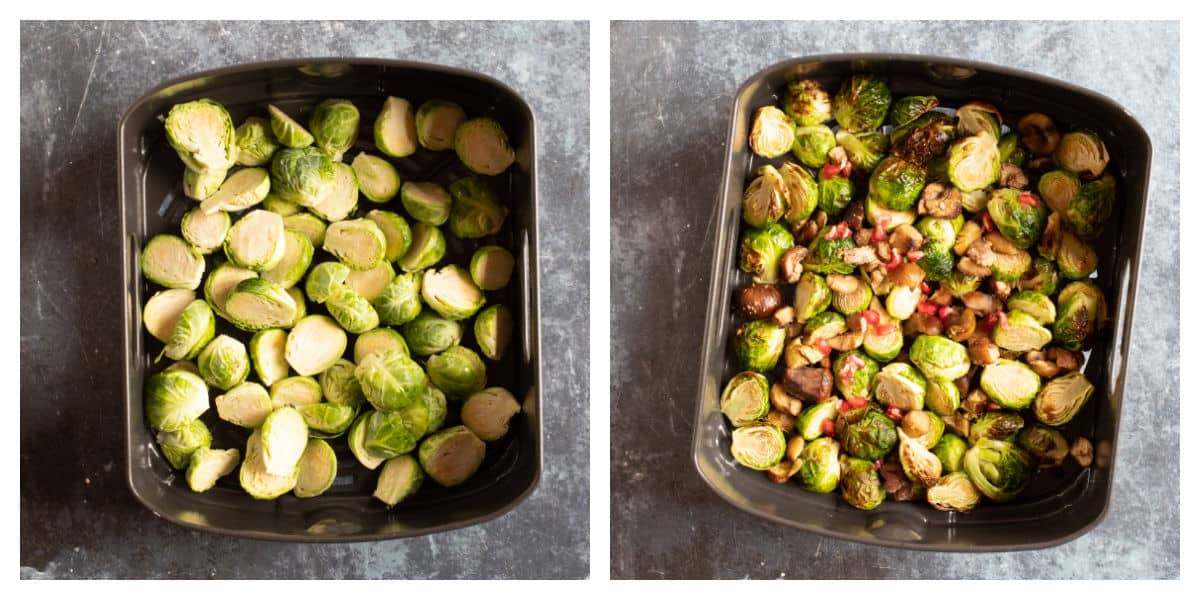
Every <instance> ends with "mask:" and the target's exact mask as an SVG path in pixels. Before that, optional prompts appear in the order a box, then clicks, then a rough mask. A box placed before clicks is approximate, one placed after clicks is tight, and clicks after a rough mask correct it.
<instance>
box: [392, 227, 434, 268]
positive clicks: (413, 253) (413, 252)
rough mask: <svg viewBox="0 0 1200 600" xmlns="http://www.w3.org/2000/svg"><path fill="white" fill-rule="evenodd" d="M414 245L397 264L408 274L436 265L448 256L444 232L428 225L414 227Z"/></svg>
mask: <svg viewBox="0 0 1200 600" xmlns="http://www.w3.org/2000/svg"><path fill="white" fill-rule="evenodd" d="M412 233H413V238H412V245H410V246H409V247H408V252H405V253H404V256H401V257H400V260H399V261H397V262H396V264H397V265H398V266H399V267H400V268H401V269H403V270H405V271H406V272H409V273H411V272H413V271H420V270H421V269H424V268H426V267H432V266H433V265H436V264H437V263H438V261H440V260H442V257H443V256H445V254H446V238H445V236H444V235H443V234H442V230H441V229H438V228H437V227H434V226H432V225H428V224H426V223H417V224H415V225H413V227H412Z"/></svg>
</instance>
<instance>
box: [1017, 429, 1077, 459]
mask: <svg viewBox="0 0 1200 600" xmlns="http://www.w3.org/2000/svg"><path fill="white" fill-rule="evenodd" d="M1017 445H1018V446H1020V447H1021V448H1022V449H1023V450H1025V452H1027V453H1029V456H1030V457H1032V458H1033V459H1034V460H1035V461H1036V462H1037V464H1038V467H1040V468H1051V467H1057V466H1059V465H1062V462H1063V460H1064V459H1065V458H1067V452H1069V451H1070V446H1069V445H1068V444H1067V438H1065V437H1063V434H1061V433H1059V432H1058V430H1057V429H1051V428H1049V427H1046V426H1044V425H1037V424H1033V425H1029V426H1027V427H1025V428H1024V429H1022V430H1021V433H1019V434H1017Z"/></svg>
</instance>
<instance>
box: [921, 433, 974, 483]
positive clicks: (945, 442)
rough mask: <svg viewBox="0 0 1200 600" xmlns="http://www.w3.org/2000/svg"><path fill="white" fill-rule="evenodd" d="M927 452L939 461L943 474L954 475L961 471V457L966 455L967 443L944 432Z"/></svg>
mask: <svg viewBox="0 0 1200 600" xmlns="http://www.w3.org/2000/svg"><path fill="white" fill-rule="evenodd" d="M929 451H930V452H932V453H933V455H934V456H936V457H938V460H939V461H941V463H942V472H943V473H954V472H957V471H962V460H963V455H964V454H966V453H967V442H966V441H965V440H963V439H962V438H960V437H958V436H957V435H954V434H953V433H949V432H945V433H943V434H942V437H941V439H939V440H938V441H937V443H936V444H934V445H933V447H932V448H930V449H929Z"/></svg>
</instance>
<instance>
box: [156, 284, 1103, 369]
mask: <svg viewBox="0 0 1200 600" xmlns="http://www.w3.org/2000/svg"><path fill="white" fill-rule="evenodd" d="M1107 311H1108V308H1107V305H1106V304H1105V301H1104V293H1103V292H1101V291H1100V288H1097V287H1096V286H1095V285H1094V284H1092V283H1090V282H1086V281H1076V282H1073V283H1070V284H1068V285H1067V286H1066V287H1064V288H1063V290H1062V291H1061V292H1059V294H1058V305H1057V311H1056V312H1057V318H1056V319H1055V321H1054V329H1053V332H1054V341H1055V342H1058V343H1059V344H1061V345H1062V346H1063V347H1064V348H1066V349H1067V350H1082V349H1084V348H1085V347H1089V346H1090V345H1091V343H1092V337H1093V336H1094V335H1095V333H1096V330H1097V329H1098V328H1099V324H1100V323H1101V322H1103V321H1104V320H1105V318H1106V315H1107ZM168 356H170V355H168Z"/></svg>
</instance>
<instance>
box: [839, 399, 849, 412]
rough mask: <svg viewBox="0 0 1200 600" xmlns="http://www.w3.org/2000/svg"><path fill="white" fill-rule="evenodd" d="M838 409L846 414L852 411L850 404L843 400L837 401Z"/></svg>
mask: <svg viewBox="0 0 1200 600" xmlns="http://www.w3.org/2000/svg"><path fill="white" fill-rule="evenodd" d="M837 409H838V412H839V413H841V414H846V413H847V412H849V411H850V405H849V404H847V403H845V402H843V401H841V400H838V401H837Z"/></svg>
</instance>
